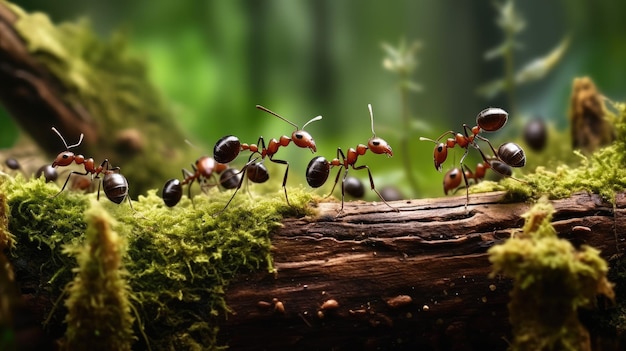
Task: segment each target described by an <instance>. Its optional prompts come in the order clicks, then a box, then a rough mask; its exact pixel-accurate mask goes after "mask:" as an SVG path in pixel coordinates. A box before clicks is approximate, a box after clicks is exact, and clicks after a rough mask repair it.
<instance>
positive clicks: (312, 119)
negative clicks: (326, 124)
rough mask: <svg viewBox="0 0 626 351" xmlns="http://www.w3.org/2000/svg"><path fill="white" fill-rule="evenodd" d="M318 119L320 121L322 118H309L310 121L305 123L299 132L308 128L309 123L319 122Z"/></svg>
mask: <svg viewBox="0 0 626 351" xmlns="http://www.w3.org/2000/svg"><path fill="white" fill-rule="evenodd" d="M320 119H322V116H317V117H313V118H311V120H310V121H308V122H306V123H305V124H304V125H303V126H302V129H301V130H304V128H306V126H308V125H309V123H311V122H315V121H319V120H320Z"/></svg>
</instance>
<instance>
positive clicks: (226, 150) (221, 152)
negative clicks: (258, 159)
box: [213, 135, 241, 163]
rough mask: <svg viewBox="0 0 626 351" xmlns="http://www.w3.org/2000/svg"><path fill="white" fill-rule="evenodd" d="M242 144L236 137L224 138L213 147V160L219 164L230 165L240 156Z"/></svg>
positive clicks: (228, 136)
mask: <svg viewBox="0 0 626 351" xmlns="http://www.w3.org/2000/svg"><path fill="white" fill-rule="evenodd" d="M240 151H241V142H240V141H239V138H237V137H236V136H234V135H227V136H225V137H222V138H221V139H220V140H218V141H217V143H215V147H213V159H215V161H217V162H219V163H229V162H231V161H232V160H234V159H235V158H237V156H238V155H239V152H240Z"/></svg>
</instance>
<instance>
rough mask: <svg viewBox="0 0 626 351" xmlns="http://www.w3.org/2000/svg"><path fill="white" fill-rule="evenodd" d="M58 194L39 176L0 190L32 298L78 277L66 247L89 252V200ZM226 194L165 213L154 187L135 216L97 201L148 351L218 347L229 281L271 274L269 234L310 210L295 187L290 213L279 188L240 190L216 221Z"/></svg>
mask: <svg viewBox="0 0 626 351" xmlns="http://www.w3.org/2000/svg"><path fill="white" fill-rule="evenodd" d="M58 191H59V189H58V187H57V186H55V185H49V184H45V183H44V182H43V181H42V180H40V179H38V180H30V181H25V180H24V179H23V178H21V177H18V178H16V179H14V180H13V179H11V180H8V181H5V182H4V183H2V184H1V185H0V194H4V196H6V199H7V204H8V208H9V209H10V217H9V231H10V232H11V233H13V234H14V235H15V238H16V244H15V250H14V252H13V256H12V260H13V261H14V262H28V264H27V265H26V266H25V267H21V269H22V270H26V271H27V273H24V272H22V276H23V277H25V278H26V279H29V278H28V276H31V277H32V276H40V277H41V280H40V281H39V286H38V287H37V288H38V293H39V292H43V293H45V294H46V295H47V296H49V300H50V301H56V300H57V299H58V297H59V296H61V294H62V293H63V289H64V288H65V286H66V285H67V284H68V283H69V282H70V281H72V280H73V279H75V277H74V274H73V273H72V271H73V270H74V269H75V268H76V267H77V265H76V258H75V256H76V255H82V254H81V253H75V251H74V250H73V249H72V250H68V249H65V250H64V249H63V248H81V247H82V248H83V249H81V250H88V248H89V247H90V246H89V244H87V242H88V241H87V240H88V239H87V238H86V236H85V233H86V232H88V231H89V230H88V226H87V222H86V220H85V211H87V210H88V209H90V208H91V205H90V199H94V198H95V194H89V195H84V194H78V193H73V192H70V191H64V192H62V193H61V194H59V195H58V196H54V195H56V194H57V193H58ZM231 195H232V192H230V191H227V192H219V191H217V190H216V189H213V190H212V191H210V192H209V193H208V194H207V195H202V196H196V197H195V198H194V202H193V204H192V203H191V201H190V200H189V199H187V198H186V197H183V199H182V200H181V202H180V203H179V204H178V205H177V206H176V207H174V208H168V207H166V206H165V205H164V204H163V201H162V199H161V198H160V197H158V196H157V195H156V191H154V190H153V191H150V192H148V194H147V195H146V196H140V197H139V200H138V201H133V208H134V209H135V211H133V210H131V209H130V206H129V205H128V204H127V203H122V204H121V205H116V204H114V203H112V202H110V201H108V200H106V198H104V197H103V198H102V199H100V202H99V205H100V206H102V207H103V208H104V211H106V212H108V213H110V216H111V217H113V218H114V220H115V223H116V224H115V225H114V226H113V227H112V229H113V230H115V232H117V233H118V234H119V235H120V237H121V238H122V239H123V240H125V241H126V242H127V245H128V249H127V250H126V251H125V253H124V255H123V263H122V264H123V266H124V267H125V268H126V269H127V270H128V273H129V274H128V275H127V276H126V275H124V276H123V278H124V279H125V280H126V283H127V284H128V286H129V288H130V290H131V291H132V295H131V296H132V297H133V308H134V309H135V310H136V311H137V317H139V321H141V323H140V322H137V323H135V325H134V329H135V332H134V334H135V335H136V336H139V335H141V334H144V333H145V334H146V336H147V339H148V340H149V341H148V342H149V345H150V346H151V347H152V349H154V350H166V349H167V350H169V349H190V348H198V349H214V348H216V347H217V346H218V345H216V335H217V332H218V329H217V326H216V325H217V321H218V320H220V319H223V318H226V316H227V314H228V311H229V310H228V306H227V305H226V303H225V299H224V294H225V291H226V287H227V285H228V282H229V281H230V280H231V279H232V278H233V277H235V276H236V275H237V274H238V273H242V272H250V271H256V270H264V271H268V272H275V268H274V265H273V261H272V257H271V252H270V247H271V242H270V235H271V233H272V231H274V230H276V229H277V228H279V227H280V225H281V220H282V218H283V216H288V215H289V216H291V215H297V216H302V215H305V214H307V213H310V211H311V210H310V209H309V207H308V204H309V202H310V201H311V200H312V195H310V193H309V192H308V191H306V190H305V189H304V188H296V189H289V200H290V202H291V204H292V206H291V207H289V206H287V205H286V203H285V199H284V195H283V192H282V189H281V190H280V191H276V192H274V193H270V194H265V195H263V196H258V195H257V196H254V197H250V196H248V195H247V194H246V193H245V192H244V191H242V192H241V193H240V194H238V195H237V196H236V197H235V199H234V200H233V202H232V203H231V204H230V206H229V207H228V208H227V209H226V210H225V211H224V212H222V213H221V214H219V215H217V216H214V214H216V213H218V212H219V211H220V210H221V209H222V208H223V206H224V204H225V203H226V201H227V200H228V198H229V197H230V196H231ZM100 212H102V211H100V210H98V213H100ZM70 253H71V254H70ZM16 266H20V265H16ZM66 313H67V311H66V310H65V309H64V308H63V306H62V304H60V305H59V307H57V308H56V309H55V310H54V312H53V313H52V315H51V317H50V319H49V322H48V327H49V328H51V329H55V328H60V327H62V326H63V321H64V320H65V315H66ZM137 343H138V345H139V346H137V348H139V349H142V348H145V347H147V345H146V343H147V341H145V339H144V337H138V341H137ZM200 345H202V347H200Z"/></svg>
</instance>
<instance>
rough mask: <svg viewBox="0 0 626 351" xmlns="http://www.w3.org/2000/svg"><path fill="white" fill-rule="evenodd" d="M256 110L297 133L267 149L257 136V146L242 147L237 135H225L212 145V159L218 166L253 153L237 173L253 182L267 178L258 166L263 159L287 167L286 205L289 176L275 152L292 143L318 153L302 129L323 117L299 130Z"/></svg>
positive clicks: (316, 119)
mask: <svg viewBox="0 0 626 351" xmlns="http://www.w3.org/2000/svg"><path fill="white" fill-rule="evenodd" d="M256 108H258V109H259V110H262V111H265V112H267V113H269V114H271V115H273V116H275V117H278V118H280V119H282V120H283V121H285V122H287V123H289V124H291V125H292V126H294V127H295V128H296V130H295V131H294V132H293V133H292V134H291V138H290V137H288V136H286V135H283V136H281V137H280V139H279V140H276V139H271V140H270V141H269V143H268V144H267V146H266V145H265V140H264V139H263V137H259V139H258V141H257V143H256V144H245V143H241V142H240V141H239V138H237V137H236V136H234V135H227V136H225V137H222V138H221V139H220V140H218V141H217V143H215V147H214V148H213V158H215V160H216V161H217V162H219V163H229V162H231V161H232V160H234V159H235V158H236V157H237V156H238V155H239V152H241V151H245V150H249V151H250V152H251V153H252V154H251V155H250V157H249V158H248V163H246V165H245V166H244V167H243V168H242V169H241V171H239V172H240V173H248V179H250V180H251V181H253V182H255V183H262V182H265V181H267V179H269V175H268V173H267V169H266V168H265V166H264V165H263V164H262V163H261V162H262V161H263V160H264V159H265V157H267V158H269V160H270V161H272V162H275V163H280V164H284V165H286V166H287V169H285V176H284V177H283V189H284V191H285V199H286V200H287V204H288V205H289V197H288V196H287V188H286V187H285V186H286V184H287V175H288V173H289V162H287V161H285V160H277V159H274V155H275V154H276V153H277V152H278V149H279V148H280V147H281V146H282V147H286V146H287V145H289V143H290V142H292V141H293V143H294V144H295V145H296V146H298V147H300V148H308V149H310V150H311V152H315V151H317V148H316V146H315V141H314V140H313V137H312V136H311V134H309V133H308V132H305V131H304V128H306V126H307V125H309V123H311V122H315V121H319V120H320V119H322V116H317V117H314V118H313V119H311V120H310V121H308V122H306V123H305V124H304V126H302V129H300V127H298V126H297V125H296V124H294V123H292V122H290V121H288V120H287V119H285V118H284V117H281V116H280V115H278V114H277V113H275V112H273V111H270V110H269V109H267V108H265V107H263V106H261V105H256ZM259 145H260V147H259ZM255 154H258V157H256V158H254V155H255ZM253 158H254V159H253ZM259 158H260V159H261V161H260V162H256V160H258V159H259ZM243 179H244V177H243V176H242V177H241V178H240V181H239V184H238V185H237V187H236V189H235V192H234V193H233V195H232V196H231V198H230V200H228V202H227V203H226V206H224V209H226V207H228V205H229V204H230V202H231V201H232V200H233V198H234V197H235V195H236V194H237V191H239V189H240V188H241V185H242V183H243Z"/></svg>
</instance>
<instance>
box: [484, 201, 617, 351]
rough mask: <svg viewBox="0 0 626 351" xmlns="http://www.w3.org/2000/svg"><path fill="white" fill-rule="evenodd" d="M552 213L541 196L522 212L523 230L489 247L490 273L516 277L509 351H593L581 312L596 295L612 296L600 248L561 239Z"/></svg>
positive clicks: (550, 207)
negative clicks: (582, 321) (511, 337)
mask: <svg viewBox="0 0 626 351" xmlns="http://www.w3.org/2000/svg"><path fill="white" fill-rule="evenodd" d="M553 212H554V208H553V207H552V205H551V204H550V202H549V201H548V200H547V199H546V198H541V199H540V200H539V201H538V203H537V204H536V205H534V206H533V207H532V208H531V210H530V211H529V212H527V213H526V214H525V215H524V217H525V219H526V222H525V224H524V227H523V229H522V233H521V234H519V235H516V236H514V237H512V238H510V239H508V240H507V241H506V242H505V243H504V244H502V245H497V246H494V247H492V248H491V249H490V250H489V260H490V261H491V263H492V264H493V273H492V275H497V274H503V275H505V276H507V277H510V278H513V281H514V286H513V290H512V291H511V301H510V302H509V319H510V322H511V324H512V331H513V340H512V342H511V345H510V348H509V349H510V350H515V351H525V350H532V351H541V350H572V351H573V350H577V351H579V350H591V345H590V338H589V333H588V332H587V330H586V329H585V328H584V327H583V325H582V324H581V322H580V321H579V319H578V314H577V311H578V309H579V308H581V307H587V306H591V305H593V304H594V302H595V298H596V296H597V295H605V296H607V297H609V298H611V299H612V298H614V292H613V286H612V284H611V283H610V282H609V281H608V279H607V272H608V265H607V263H606V262H605V261H604V260H603V259H602V258H601V257H600V254H599V251H598V250H596V249H594V248H592V247H589V246H586V245H582V246H581V247H580V248H579V249H576V248H575V247H574V246H573V245H572V244H571V243H570V242H569V241H567V240H564V239H559V238H558V237H557V233H556V231H555V230H554V228H553V227H552V225H551V219H552V214H553Z"/></svg>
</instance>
